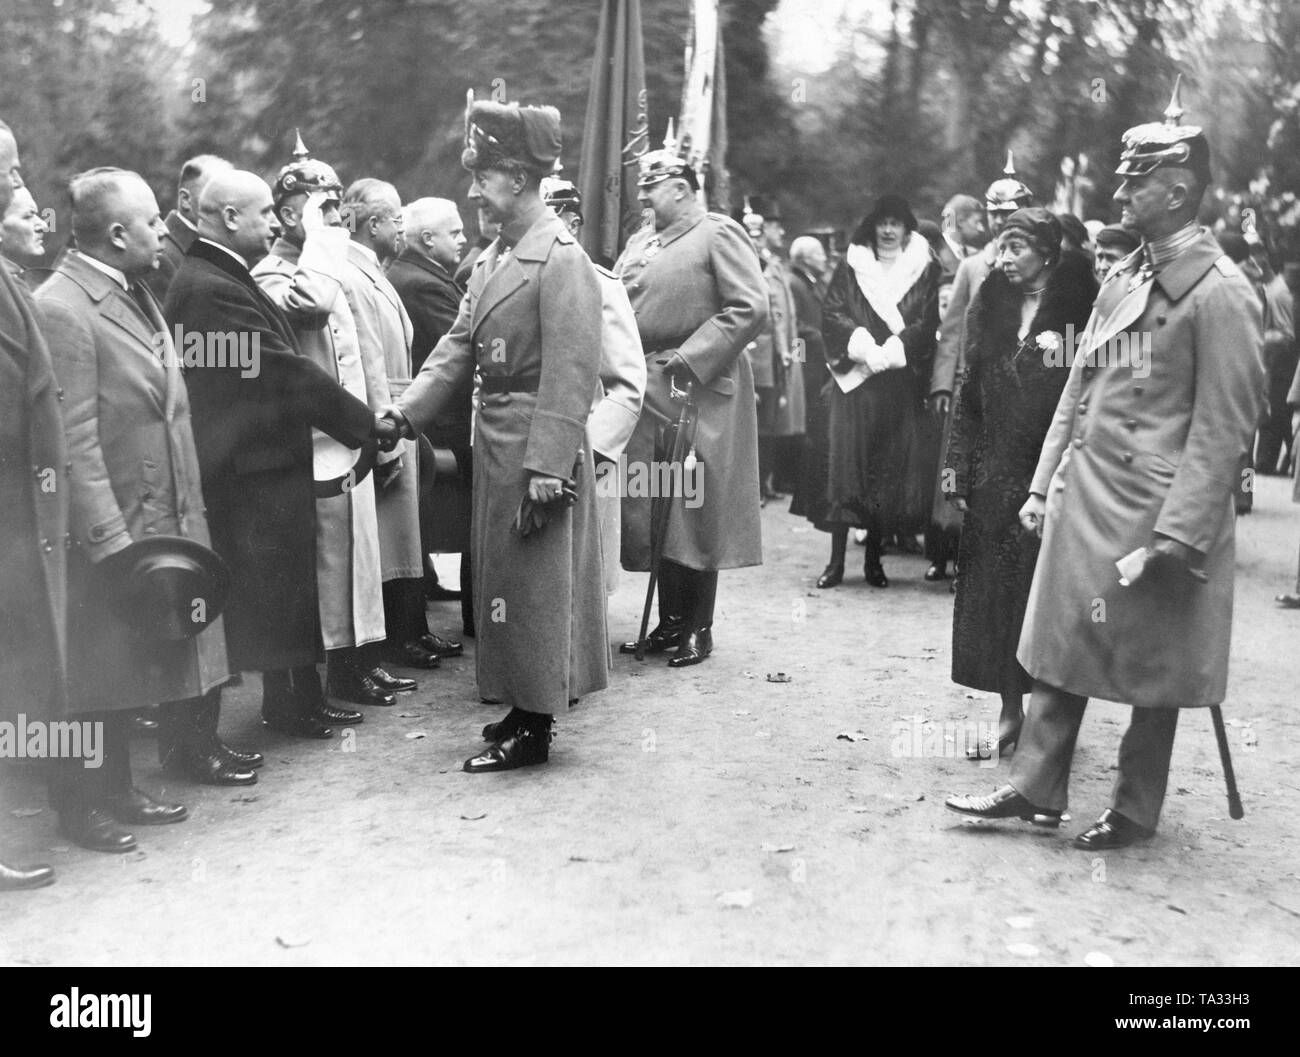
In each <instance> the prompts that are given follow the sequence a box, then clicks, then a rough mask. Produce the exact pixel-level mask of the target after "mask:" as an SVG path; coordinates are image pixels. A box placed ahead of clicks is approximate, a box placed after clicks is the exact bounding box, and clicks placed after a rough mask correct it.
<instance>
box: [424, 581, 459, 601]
mask: <svg viewBox="0 0 1300 1057" xmlns="http://www.w3.org/2000/svg"><path fill="white" fill-rule="evenodd" d="M424 597H425V598H427V599H428V600H429V601H430V602H459V601H460V597H461V594H460V592H459V591H452V590H451V589H450V588H446V587H443V586H442V584H429V583H426V584H425V587H424Z"/></svg>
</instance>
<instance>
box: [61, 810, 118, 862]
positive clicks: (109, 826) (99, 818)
mask: <svg viewBox="0 0 1300 1057" xmlns="http://www.w3.org/2000/svg"><path fill="white" fill-rule="evenodd" d="M59 832H60V833H61V834H63V836H65V837H67V838H68V840H70V841H72V843H74V844H80V845H81V846H82V847H83V848H88V849H89V850H90V851H107V852H127V851H135V847H136V845H135V836H134V835H133V834H131V833H127V832H126V830H122V829H118V828H117V823H115V822H114V821H113V820H112V818H110V817H109V816H108V815H106V814H105V813H104V812H103V811H100V810H99V809H98V808H95V807H86V806H84V805H83V806H82V807H75V808H71V809H69V810H67V811H60V812H59Z"/></svg>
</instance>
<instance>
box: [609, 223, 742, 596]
mask: <svg viewBox="0 0 1300 1057" xmlns="http://www.w3.org/2000/svg"><path fill="white" fill-rule="evenodd" d="M614 272H615V274H616V275H618V276H619V278H621V279H622V280H623V284H624V285H625V286H626V287H627V292H628V297H629V298H630V300H631V301H632V309H633V311H635V312H636V320H637V329H638V330H639V331H640V332H641V345H642V347H643V349H644V351H645V360H646V395H645V404H644V407H643V409H642V412H641V418H640V420H639V421H638V422H637V427H636V431H635V432H634V433H633V434H632V439H631V440H630V441H629V442H628V446H627V457H628V463H629V468H630V469H631V470H633V471H635V469H636V467H637V466H640V467H650V466H652V465H653V463H654V462H655V460H656V458H657V455H656V443H655V442H656V438H657V435H658V434H659V433H660V432H661V430H662V427H663V426H664V424H665V423H667V422H675V421H676V420H677V417H678V415H679V414H680V409H681V405H680V404H679V403H678V402H676V401H674V400H671V399H670V398H669V379H668V376H667V374H666V373H665V370H664V366H663V364H662V363H661V362H660V361H663V360H667V359H668V358H669V357H670V356H671V355H672V354H673V353H674V352H675V353H677V355H679V356H680V357H681V358H682V359H683V360H685V361H686V364H687V366H689V367H690V370H691V373H692V374H693V375H694V376H695V378H696V379H697V380H698V382H699V383H700V384H698V385H696V387H695V394H694V395H695V402H696V405H697V406H698V409H699V421H698V424H697V427H696V431H695V454H696V459H697V469H696V471H695V476H694V478H693V481H692V482H683V483H684V484H688V485H689V486H690V488H689V494H687V495H685V496H681V497H678V498H676V499H675V500H673V503H672V507H671V510H670V513H669V516H668V532H667V538H666V541H665V544H664V556H665V557H666V558H668V559H670V560H671V561H674V562H677V563H678V564H679V565H684V566H686V567H687V568H691V569H735V568H740V567H742V566H747V565H759V564H761V562H762V560H763V550H762V543H761V539H760V535H759V488H758V419H757V415H756V413H755V406H754V377H753V372H752V371H751V369H750V365H749V360H748V359H747V358H746V356H745V355H744V352H745V346H746V345H747V344H748V343H749V342H750V341H751V340H752V339H753V338H754V337H755V336H756V335H757V334H758V333H759V331H760V330H762V328H763V325H764V323H766V321H767V317H768V290H767V283H766V282H765V281H764V279H763V273H762V271H761V270H760V269H759V265H758V257H757V256H756V255H755V253H754V247H753V245H752V244H751V243H750V241H749V238H748V236H746V234H745V232H744V230H743V229H742V228H741V227H740V225H739V224H737V223H736V222H735V221H734V220H732V219H731V218H730V217H725V216H722V215H720V214H717V213H706V212H705V211H704V209H703V208H701V207H699V206H695V205H693V206H692V207H691V208H690V209H688V210H687V212H686V213H685V214H683V215H682V216H681V217H679V218H678V219H677V220H675V221H673V222H672V223H671V224H669V225H668V226H667V227H665V228H664V229H663V230H662V231H654V230H652V229H648V228H647V229H643V230H641V231H638V232H637V233H636V234H635V235H633V236H632V238H631V239H629V240H628V244H627V247H626V248H625V249H624V251H623V255H622V256H621V257H620V258H619V260H618V263H617V264H616V265H615V266H614ZM679 381H681V379H679ZM658 457H660V458H662V457H666V453H663V452H660V453H659V455H658ZM650 509H651V500H650V498H648V497H645V496H644V495H638V494H633V493H632V486H631V482H630V481H629V494H628V496H627V497H625V498H624V500H623V568H624V569H627V570H629V571H641V572H644V571H646V570H648V569H649V568H650Z"/></svg>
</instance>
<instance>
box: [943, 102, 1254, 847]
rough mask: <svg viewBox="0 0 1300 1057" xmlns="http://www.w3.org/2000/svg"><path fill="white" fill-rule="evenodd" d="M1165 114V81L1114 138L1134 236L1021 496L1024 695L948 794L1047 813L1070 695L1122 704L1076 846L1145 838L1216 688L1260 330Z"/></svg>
mask: <svg viewBox="0 0 1300 1057" xmlns="http://www.w3.org/2000/svg"><path fill="white" fill-rule="evenodd" d="M1181 114H1182V111H1181V109H1179V108H1178V105H1177V90H1175V99H1174V102H1173V103H1171V104H1170V108H1169V109H1168V110H1166V112H1165V117H1166V121H1165V123H1164V124H1160V123H1152V124H1147V125H1139V126H1137V127H1135V128H1132V129H1130V130H1129V131H1128V132H1126V133H1125V135H1124V150H1123V153H1122V155H1121V159H1120V165H1119V168H1118V170H1117V172H1118V174H1119V175H1120V176H1121V177H1122V178H1123V180H1122V182H1121V184H1120V187H1119V189H1118V190H1117V191H1116V192H1115V200H1116V201H1117V202H1119V203H1120V205H1121V207H1122V209H1123V216H1122V222H1123V224H1124V226H1125V227H1127V228H1131V229H1132V230H1134V231H1136V232H1137V233H1138V234H1139V235H1141V237H1142V245H1141V246H1140V247H1139V249H1138V250H1136V251H1135V252H1134V253H1132V254H1130V255H1129V256H1128V257H1126V258H1125V259H1124V260H1123V261H1121V262H1120V263H1119V264H1117V265H1116V266H1115V268H1114V269H1113V270H1112V272H1111V273H1110V275H1109V276H1108V278H1107V280H1106V282H1105V284H1104V285H1103V286H1102V288H1101V292H1100V294H1099V295H1098V297H1097V303H1096V305H1095V306H1094V308H1093V314H1092V317H1091V319H1090V320H1089V322H1088V326H1087V328H1086V329H1085V331H1084V334H1083V336H1082V338H1081V339H1080V343H1079V348H1078V351H1077V354H1076V355H1075V357H1074V359H1073V363H1072V369H1071V373H1070V380H1069V382H1068V383H1067V384H1066V387H1065V391H1064V392H1063V393H1062V395H1061V400H1060V402H1059V404H1058V406H1057V410H1056V417H1055V419H1054V421H1053V423H1052V427H1051V430H1050V431H1049V433H1048V435H1047V439H1046V441H1045V442H1044V444H1043V450H1042V454H1041V456H1040V459H1039V463H1038V469H1037V471H1036V473H1035V475H1034V479H1033V482H1032V484H1031V485H1030V496H1029V499H1028V501H1027V502H1026V503H1025V505H1024V508H1023V509H1022V510H1021V522H1022V524H1023V525H1024V526H1025V528H1026V529H1027V530H1029V531H1034V532H1038V533H1041V535H1042V540H1043V545H1042V550H1041V552H1040V554H1039V558H1038V566H1037V569H1036V570H1035V573H1034V581H1033V587H1032V588H1031V591H1030V596H1029V606H1028V610H1027V612H1026V614H1025V622H1024V627H1023V630H1022V633H1021V638H1020V649H1019V653H1018V656H1019V658H1020V662H1021V664H1023V665H1024V666H1025V668H1026V669H1027V670H1028V672H1029V673H1030V675H1032V676H1033V677H1034V690H1033V697H1032V699H1031V701H1030V706H1029V711H1028V715H1027V716H1026V718H1025V721H1024V726H1023V728H1022V729H1021V731H1020V737H1019V745H1018V748H1017V750H1016V756H1015V759H1014V760H1013V761H1012V765H1011V773H1010V778H1009V784H1008V785H1005V786H1003V787H1002V788H1001V789H998V790H997V791H995V792H994V793H993V794H991V795H989V796H982V797H968V796H960V797H952V798H950V799H949V800H948V807H949V808H951V809H952V810H954V811H958V812H960V813H962V814H966V815H974V816H977V817H981V818H1007V817H1019V818H1022V819H1026V820H1030V821H1034V822H1036V823H1037V824H1040V825H1046V826H1055V825H1059V823H1060V816H1061V812H1062V810H1063V809H1064V808H1065V807H1066V806H1067V801H1066V797H1067V788H1068V782H1069V774H1070V762H1071V759H1072V757H1073V754H1074V744H1075V738H1076V737H1077V736H1078V731H1079V725H1080V723H1081V722H1082V720H1083V712H1084V707H1085V705H1086V704H1087V699H1088V698H1090V697H1100V698H1103V699H1105V700H1109V701H1121V702H1124V703H1127V704H1130V705H1132V706H1133V714H1132V719H1131V721H1130V724H1129V727H1128V730H1127V731H1126V732H1125V734H1124V739H1123V742H1122V743H1121V745H1120V751H1119V774H1118V777H1117V778H1116V781H1115V787H1114V791H1113V793H1112V796H1111V806H1110V807H1109V808H1108V809H1107V810H1105V811H1104V812H1103V813H1102V815H1101V817H1100V818H1099V819H1098V821H1097V822H1096V823H1094V824H1093V826H1092V827H1090V828H1089V829H1088V830H1086V831H1085V832H1084V833H1082V834H1080V835H1079V836H1078V837H1076V838H1075V841H1074V844H1075V846H1076V847H1078V848H1083V849H1086V850H1105V849H1108V848H1119V847H1123V846H1125V845H1127V844H1130V843H1132V842H1133V841H1135V840H1139V839H1143V838H1146V837H1149V836H1151V835H1152V834H1153V833H1154V832H1155V828H1156V824H1157V822H1158V821H1159V818H1160V809H1161V806H1162V804H1163V802H1164V796H1165V787H1166V783H1167V781H1168V777H1169V758H1170V753H1171V751H1172V749H1173V743H1174V729H1175V725H1176V724H1177V722H1178V711H1179V709H1181V708H1201V707H1206V706H1210V705H1216V704H1218V703H1220V702H1221V701H1222V700H1223V699H1224V696H1225V694H1226V690H1227V678H1228V647H1229V640H1230V636H1231V628H1232V587H1233V530H1234V518H1233V495H1234V492H1235V489H1236V485H1237V474H1238V465H1239V461H1240V458H1241V454H1242V453H1243V452H1244V451H1245V450H1246V448H1247V446H1248V445H1249V443H1250V441H1251V438H1252V436H1253V434H1254V430H1255V424H1256V423H1257V421H1258V417H1259V408H1260V401H1261V396H1262V385H1263V362H1262V359H1261V348H1262V340H1263V333H1262V329H1261V313H1260V307H1259V302H1258V300H1257V299H1256V297H1255V295H1254V293H1253V291H1252V290H1251V288H1250V285H1249V283H1248V282H1247V281H1246V279H1245V278H1244V277H1243V276H1242V275H1241V273H1240V272H1239V271H1238V270H1237V268H1236V266H1235V265H1233V264H1232V262H1231V261H1229V260H1228V258H1227V257H1226V256H1224V254H1223V253H1222V251H1221V250H1220V248H1219V246H1218V243H1217V242H1216V241H1215V240H1214V238H1213V237H1212V236H1211V235H1210V234H1209V233H1208V232H1206V231H1203V230H1202V229H1200V228H1199V227H1198V226H1197V224H1196V214H1197V208H1198V206H1199V204H1200V201H1201V197H1202V195H1203V193H1204V191H1205V188H1206V186H1207V185H1208V183H1209V180H1210V172H1209V147H1208V145H1207V143H1206V140H1205V137H1204V135H1203V134H1202V132H1201V130H1200V129H1199V128H1197V127H1195V126H1190V125H1182V124H1179V118H1180V116H1181ZM1148 341H1149V345H1148V344H1146V343H1147V342H1148ZM1130 555H1134V559H1133V562H1132V565H1131V567H1130V565H1129V563H1125V570H1126V571H1125V574H1124V579H1123V580H1122V579H1121V574H1120V571H1119V570H1118V569H1117V568H1116V562H1117V561H1119V560H1120V559H1124V558H1126V557H1128V556H1130ZM1125 581H1127V584H1125Z"/></svg>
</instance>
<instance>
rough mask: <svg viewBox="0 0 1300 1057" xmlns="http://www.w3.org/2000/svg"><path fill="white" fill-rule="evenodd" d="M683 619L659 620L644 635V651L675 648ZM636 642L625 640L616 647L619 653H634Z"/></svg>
mask: <svg viewBox="0 0 1300 1057" xmlns="http://www.w3.org/2000/svg"><path fill="white" fill-rule="evenodd" d="M684 623H685V620H684V619H683V618H682V617H667V618H665V619H664V620H661V621H660V622H659V626H658V627H656V628H655V629H654V631H652V632H650V634H649V635H647V636H646V646H645V651H646V653H666V652H667V651H668V650H672V649H676V648H677V646H678V645H679V644H680V643H681V639H682V626H683V624H684ZM636 645H637V644H636V642H635V641H633V642H625V643H623V644H622V645H621V646H619V648H618V652H619V653H636Z"/></svg>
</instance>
